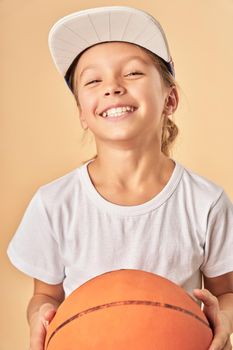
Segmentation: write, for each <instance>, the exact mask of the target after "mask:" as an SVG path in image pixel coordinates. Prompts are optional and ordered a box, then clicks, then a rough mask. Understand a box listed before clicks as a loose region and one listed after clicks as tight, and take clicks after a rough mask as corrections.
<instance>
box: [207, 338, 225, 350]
mask: <svg viewBox="0 0 233 350" xmlns="http://www.w3.org/2000/svg"><path fill="white" fill-rule="evenodd" d="M227 342H228V338H226V337H225V336H223V335H217V336H216V335H215V337H214V339H213V341H212V343H211V346H210V348H209V350H228V348H227V347H226V346H227Z"/></svg>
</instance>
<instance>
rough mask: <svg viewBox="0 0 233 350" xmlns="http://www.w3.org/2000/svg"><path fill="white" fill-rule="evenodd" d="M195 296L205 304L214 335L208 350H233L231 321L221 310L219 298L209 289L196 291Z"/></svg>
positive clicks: (194, 291) (204, 309)
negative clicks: (232, 344)
mask: <svg viewBox="0 0 233 350" xmlns="http://www.w3.org/2000/svg"><path fill="white" fill-rule="evenodd" d="M193 295H194V296H195V297H196V298H197V299H199V300H200V301H202V302H203V304H204V308H203V311H204V313H205V315H206V317H207V319H208V321H209V323H210V326H211V328H212V330H213V333H214V338H213V341H212V343H211V345H210V347H209V349H208V350H232V346H231V340H230V335H231V331H230V320H229V318H228V316H227V314H226V313H225V312H224V311H223V310H220V307H219V302H218V299H217V297H216V296H214V295H213V294H212V293H210V291H208V290H207V289H194V290H193Z"/></svg>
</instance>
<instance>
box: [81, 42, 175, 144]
mask: <svg viewBox="0 0 233 350" xmlns="http://www.w3.org/2000/svg"><path fill="white" fill-rule="evenodd" d="M135 56H137V58H135ZM133 57H134V58H133ZM88 66H91V67H89V68H88V69H86V68H87V67H88ZM132 72H139V73H142V74H132ZM75 86H76V88H75V90H76V94H77V95H78V99H79V104H80V107H79V109H80V119H81V123H82V126H83V128H87V127H88V128H89V129H90V130H91V131H92V132H93V133H94V135H95V138H96V140H105V141H106V140H127V139H132V138H135V137H140V138H141V141H142V142H145V137H148V136H149V135H151V137H153V139H155V138H156V139H157V140H158V141H159V142H160V139H161V128H162V119H163V117H162V113H163V109H164V105H165V99H166V97H167V96H168V88H166V87H165V85H164V83H163V81H162V78H161V77H160V74H159V71H158V69H157V68H156V67H155V65H154V63H153V62H152V59H151V58H150V57H149V56H148V55H147V53H146V52H145V51H143V50H142V49H140V48H139V47H138V46H136V45H134V44H129V43H122V42H111V43H102V44H98V45H96V46H93V47H91V48H90V49H88V50H87V51H86V52H84V53H83V55H82V56H81V57H80V59H79V61H78V64H77V67H76V70H75ZM115 104H117V105H121V106H134V107H137V109H136V110H135V111H134V112H132V113H128V117H127V118H124V119H121V120H119V121H116V122H111V121H108V120H107V119H105V118H104V117H102V116H100V113H101V112H102V111H104V110H106V109H108V107H111V106H112V105H115Z"/></svg>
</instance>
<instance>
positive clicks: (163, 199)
mask: <svg viewBox="0 0 233 350" xmlns="http://www.w3.org/2000/svg"><path fill="white" fill-rule="evenodd" d="M49 45H50V49H51V52H52V57H53V59H54V62H55V64H56V67H57V68H58V70H59V71H60V72H61V73H62V75H63V76H64V77H65V80H66V82H67V84H68V86H69V88H70V89H71V91H72V93H73V94H74V97H75V100H76V103H77V106H78V109H79V116H80V122H81V125H82V128H83V129H84V130H87V129H88V128H89V129H90V130H91V131H92V133H93V134H94V137H95V142H96V148H97V155H96V157H95V158H94V159H91V160H89V161H86V162H85V163H84V164H82V165H81V166H80V167H78V168H77V169H74V170H73V171H71V172H69V173H68V174H66V175H64V176H62V177H60V178H58V179H56V180H54V181H52V182H50V183H48V184H45V185H43V186H41V187H40V188H39V189H38V190H37V191H36V193H35V194H34V196H33V198H32V200H31V202H30V204H29V206H28V208H27V210H26V212H25V214H24V216H23V219H22V221H21V223H20V225H19V228H18V230H17V232H16V234H15V236H14V237H13V239H12V241H11V243H10V245H9V247H8V255H9V258H10V259H11V261H12V263H13V264H14V265H15V266H16V267H18V268H19V269H20V270H22V271H23V272H24V273H27V274H29V275H30V276H31V277H33V278H34V295H33V297H32V299H31V300H30V303H29V305H28V310H27V315H28V322H29V325H30V331H31V336H30V349H31V350H42V349H43V344H44V339H45V334H46V329H47V328H46V327H47V324H48V323H49V322H50V321H51V319H52V318H53V316H54V314H55V313H56V309H57V307H58V305H59V304H60V303H61V302H62V301H63V300H64V298H65V297H66V296H67V295H69V294H70V293H71V292H72V291H73V290H74V289H76V288H77V287H79V286H80V285H81V284H83V283H84V282H86V281H87V280H89V279H91V278H93V277H94V276H97V275H100V274H102V273H104V272H107V271H111V270H118V269H124V268H125V269H127V268H129V269H141V270H145V271H149V272H153V273H155V274H159V275H162V276H164V277H166V278H168V279H170V280H172V281H173V282H175V283H177V284H179V285H181V286H182V287H183V288H184V289H185V290H186V291H187V292H188V293H190V294H191V295H193V293H194V296H195V297H196V299H197V301H198V302H199V303H201V301H202V302H203V303H204V305H205V307H204V311H205V313H206V315H207V317H208V318H209V320H210V322H211V325H212V328H213V331H214V335H215V336H214V339H213V342H212V344H211V347H210V349H211V350H220V349H221V350H222V349H225V350H229V349H231V344H230V334H231V333H232V331H233V310H232V309H233V294H232V293H233V254H232V251H233V250H232V248H233V232H232V227H233V207H232V203H231V201H230V199H229V198H228V197H227V195H226V193H225V192H224V190H223V189H222V188H221V187H219V186H218V185H216V184H214V183H212V182H211V181H209V180H207V179H205V178H203V177H201V176H199V175H197V174H195V173H194V172H192V171H191V170H189V169H186V168H185V167H183V166H182V165H181V164H180V163H178V162H177V161H175V160H174V159H172V158H170V156H169V155H170V153H169V150H170V147H171V145H172V142H173V141H174V139H175V137H176V135H177V133H178V130H177V127H176V125H175V124H174V122H173V121H172V119H171V116H172V114H173V113H174V112H175V110H176V109H177V106H178V102H179V97H178V91H177V83H176V81H175V79H174V75H175V73H174V66H173V62H172V59H171V55H170V52H169V48H168V43H167V40H166V37H165V34H164V32H163V29H162V28H161V26H160V24H159V23H158V22H157V21H156V20H155V19H154V18H153V17H151V16H150V15H149V14H148V13H146V12H144V11H141V10H138V9H134V8H130V7H124V6H123V7H122V6H110V7H104V8H102V7H100V8H95V9H88V10H84V11H80V12H76V13H74V14H71V15H69V16H66V17H64V18H62V19H61V20H59V21H58V22H57V23H56V24H55V25H54V26H53V28H52V29H51V31H50V36H49ZM202 277H203V281H204V287H205V288H204V289H202V290H201V288H202Z"/></svg>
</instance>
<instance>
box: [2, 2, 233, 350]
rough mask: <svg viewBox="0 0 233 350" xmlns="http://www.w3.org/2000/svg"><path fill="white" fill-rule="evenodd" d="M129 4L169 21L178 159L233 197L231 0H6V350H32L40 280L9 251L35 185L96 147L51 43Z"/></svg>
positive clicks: (65, 169)
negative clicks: (30, 322)
mask: <svg viewBox="0 0 233 350" xmlns="http://www.w3.org/2000/svg"><path fill="white" fill-rule="evenodd" d="M107 5H128V6H134V7H138V8H141V9H144V10H146V11H148V12H150V13H151V14H153V15H154V16H155V17H156V18H157V19H158V20H159V21H160V22H161V24H162V26H163V28H164V30H165V32H166V35H167V38H168V42H169V45H170V49H171V53H172V56H173V60H174V62H175V69H176V78H177V81H178V83H179V85H180V86H181V96H180V104H179V107H178V110H177V111H176V113H175V121H176V123H177V125H178V127H179V129H180V135H179V137H178V139H177V142H176V144H175V147H174V149H173V158H175V159H176V160H177V161H179V162H181V163H182V164H183V165H184V166H186V167H188V168H190V169H192V170H193V171H195V172H197V173H198V174H200V175H202V176H205V177H207V178H208V179H210V180H212V181H214V182H215V183H217V184H218V185H220V186H222V187H223V188H224V189H225V191H226V192H227V194H228V195H229V197H230V198H231V199H232V198H233V182H232V176H233V162H232V151H233V136H232V128H233V113H232V103H233V95H232V86H233V72H232V62H233V45H232V34H233V21H232V18H233V1H232V0H221V1H220V0H195V1H194V0H175V1H172V0H170V1H163V0H153V1H152V0H151V1H149V0H144V1H143V2H142V1H139V0H132V1H111V0H108V1H88V0H86V1H77V0H46V1H45V0H1V1H0V36H1V38H0V77H1V78H0V89H1V90H0V112H1V127H0V132H1V135H0V140H1V148H0V150H1V172H0V176H1V179H0V185H1V221H0V222H1V235H0V237H1V238H0V239H1V246H0V247H1V265H0V268H1V271H0V273H1V288H0V293H1V294H0V296H1V298H0V302H1V305H0V310H1V316H0V317H1V323H0V330H1V331H0V333H1V336H0V350H15V349H17V350H27V349H28V327H27V323H26V317H25V310H26V306H27V303H28V300H29V298H30V297H31V293H32V280H31V278H29V277H27V276H25V275H24V274H22V273H21V272H19V271H18V270H16V269H15V268H14V267H13V266H12V265H11V264H10V263H9V260H8V258H7V256H6V248H7V245H8V243H9V241H10V239H11V237H12V236H13V234H14V232H15V230H16V228H17V227H18V225H19V222H20V220H21V218H22V215H23V213H24V211H25V209H26V207H27V205H28V203H29V201H30V199H31V197H32V195H33V194H34V192H35V191H36V190H37V188H38V187H39V186H41V185H43V184H45V183H48V182H50V181H52V180H54V179H56V178H58V177H60V176H62V175H64V174H66V173H68V172H69V171H71V170H73V169H74V168H76V167H78V166H79V165H80V164H81V162H82V161H85V160H86V159H88V158H90V157H92V156H93V155H94V154H95V145H94V142H93V138H92V137H91V135H89V137H88V138H86V141H85V142H82V136H83V132H82V129H81V126H80V123H79V119H78V112H77V109H76V104H75V101H74V98H73V96H72V94H71V92H70V91H69V90H68V88H67V87H66V84H65V82H64V80H63V78H62V77H61V76H60V75H59V73H58V72H57V70H56V68H55V66H54V64H53V62H52V58H51V56H50V53H49V49H48V44H47V42H48V32H49V30H50V28H51V27H52V25H53V24H54V22H56V21H57V20H58V19H59V18H60V17H62V16H65V15H67V14H69V13H71V12H74V11H78V10H81V9H85V8H89V7H98V6H107Z"/></svg>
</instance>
